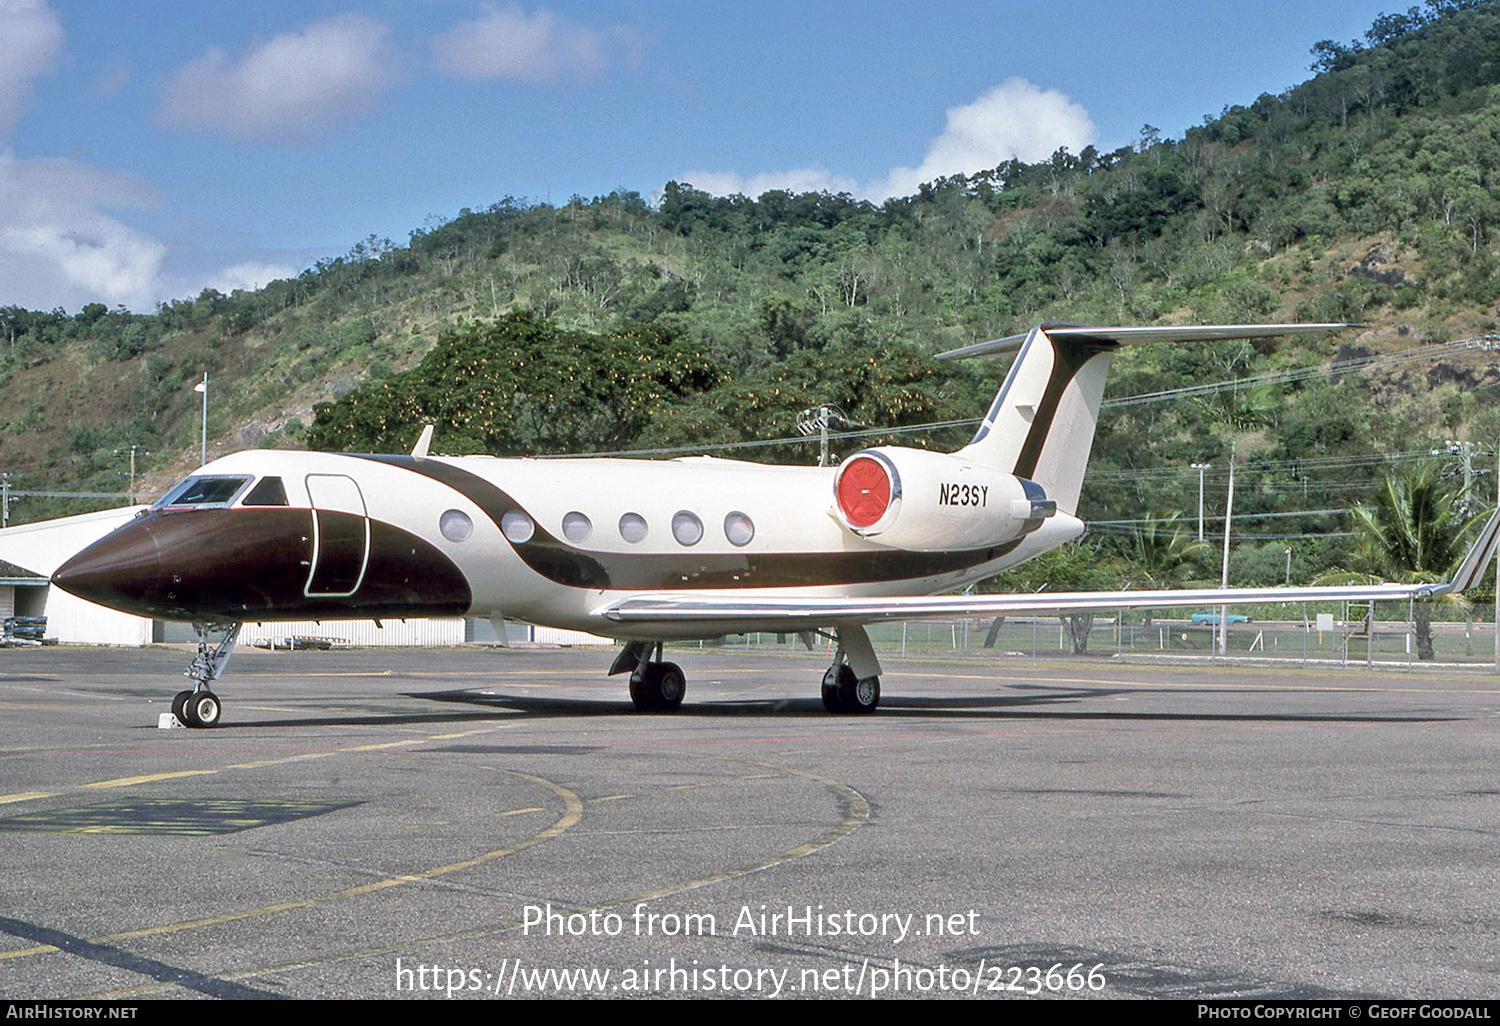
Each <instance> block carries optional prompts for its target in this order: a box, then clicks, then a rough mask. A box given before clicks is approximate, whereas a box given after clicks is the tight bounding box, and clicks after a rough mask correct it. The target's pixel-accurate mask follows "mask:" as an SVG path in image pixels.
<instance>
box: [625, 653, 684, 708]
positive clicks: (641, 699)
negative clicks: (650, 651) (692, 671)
mask: <svg viewBox="0 0 1500 1026" xmlns="http://www.w3.org/2000/svg"><path fill="white" fill-rule="evenodd" d="M686 694H687V677H686V675H684V674H683V672H682V667H680V666H678V665H677V664H676V663H642V664H641V665H640V667H639V669H638V671H637V672H636V673H635V674H633V675H632V676H631V678H630V700H631V701H632V702H634V703H635V707H636V709H637V710H638V711H640V712H673V711H675V710H676V709H678V708H680V707H681V706H682V698H683V696H684V695H686Z"/></svg>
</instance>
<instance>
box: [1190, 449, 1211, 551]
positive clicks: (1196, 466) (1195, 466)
mask: <svg viewBox="0 0 1500 1026" xmlns="http://www.w3.org/2000/svg"><path fill="white" fill-rule="evenodd" d="M1213 466H1214V465H1213V464H1212V463H1189V464H1188V469H1189V470H1196V471H1197V472H1198V540H1199V541H1202V540H1203V472H1204V471H1205V470H1212V469H1213Z"/></svg>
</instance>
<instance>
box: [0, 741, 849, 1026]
mask: <svg viewBox="0 0 1500 1026" xmlns="http://www.w3.org/2000/svg"><path fill="white" fill-rule="evenodd" d="M683 754H688V755H691V756H692V757H694V758H700V759H711V760H715V761H719V762H730V763H739V764H741V765H749V766H756V767H758V768H761V769H769V770H775V771H777V772H775V773H771V774H766V776H772V777H775V776H781V775H788V776H794V777H801V778H803V779H804V780H811V781H813V782H815V783H818V784H822V785H823V786H825V787H827V788H828V789H829V790H831V791H833V792H834V794H836V795H838V796H839V800H840V801H841V802H842V803H843V804H844V810H845V811H844V815H843V818H842V819H840V820H839V822H838V823H836V824H835V825H834V826H832V827H829V828H828V829H827V830H825V831H823V832H822V833H820V834H818V835H817V836H816V837H814V838H812V839H811V840H809V841H805V842H803V843H802V844H799V845H796V846H794V847H792V848H788V849H786V850H785V851H781V852H777V853H776V854H773V855H769V856H767V857H766V858H764V859H761V860H759V861H757V862H752V863H750V864H748V865H743V866H737V867H735V868H733V869H726V870H724V871H723V872H719V873H712V874H709V875H707V876H700V877H696V878H694V879H691V880H686V881H684V882H682V883H678V884H673V885H671V886H668V887H663V888H660V889H657V890H652V891H641V892H639V893H636V894H629V895H626V896H624V897H621V898H614V899H610V900H605V901H601V902H599V903H598V904H595V905H590V906H583V907H580V908H578V909H577V910H576V911H580V912H584V913H588V912H591V911H594V910H596V909H597V910H602V909H607V908H615V907H618V906H620V905H626V904H632V903H635V902H640V901H655V900H657V899H659V898H665V897H670V896H671V895H673V894H680V893H682V892H684V891H689V890H694V889H696V888H699V887H706V886H709V885H711V884H716V883H722V882H723V881H725V880H731V879H734V878H735V877H739V876H745V875H747V874H749V873H758V872H761V871H763V870H766V869H770V868H772V867H774V866H779V865H782V864H783V863H786V862H790V861H793V860H794V859H799V858H803V857H805V856H808V855H811V854H813V853H815V852H817V851H820V850H822V849H823V848H826V847H828V846H829V845H830V844H833V843H834V842H835V841H837V840H839V839H840V838H842V837H846V836H848V835H849V834H851V833H853V832H854V831H855V830H857V829H859V827H860V826H861V825H862V824H864V823H865V822H866V821H867V820H868V819H869V818H870V803H869V802H868V801H866V800H865V797H864V796H863V795H861V794H860V793H859V792H858V791H856V790H854V788H852V787H849V786H848V785H847V784H843V783H840V782H839V781H837V780H830V779H828V778H827V777H820V776H818V775H817V774H815V773H809V772H806V771H804V770H797V769H792V768H790V767H785V766H776V765H773V764H771V763H764V762H756V761H754V760H750V759H738V758H734V757H732V756H720V755H700V754H697V753H683ZM482 768H483V769H490V770H493V769H496V768H495V767H493V766H485V767H482ZM497 772H502V773H511V774H513V775H515V776H526V774H523V773H518V772H516V771H515V770H497ZM533 779H536V780H539V781H540V780H541V778H540V777H538V778H533ZM548 786H551V787H554V788H555V787H556V786H557V785H552V784H548ZM570 793H571V792H570ZM559 822H561V821H559ZM554 826H556V824H554ZM538 836H540V835H538ZM520 928H521V923H520V922H519V921H516V920H503V921H501V922H499V923H496V924H492V925H490V926H487V927H480V928H478V929H474V930H465V931H463V932H462V933H456V934H451V935H447V936H442V937H422V938H408V939H402V940H397V941H395V942H393V943H390V944H382V945H378V946H371V947H365V948H359V949H357V950H352V951H344V952H340V953H338V954H334V955H329V956H326V957H322V958H306V959H299V960H297V961H293V962H283V963H282V964H280V965H274V966H262V967H260V968H257V969H242V970H239V971H236V972H232V973H219V974H217V978H218V979H221V980H226V981H237V980H248V979H253V978H255V977H257V976H265V975H268V974H271V973H285V972H292V971H295V970H298V969H306V968H310V967H311V966H315V965H323V964H327V963H329V962H338V961H346V960H348V959H353V958H370V957H373V956H376V955H386V954H390V953H392V952H398V951H412V950H414V949H417V948H422V947H428V946H431V945H434V944H451V943H454V942H456V941H464V940H471V939H474V938H478V937H489V936H492V935H494V934H496V933H505V932H510V931H514V930H518V929H520ZM44 950H46V949H44ZM52 950H55V949H52ZM7 955H8V953H7V952H0V959H4V958H6V957H7ZM170 989H171V985H170V984H160V983H151V984H146V985H144V986H140V987H130V988H126V989H121V990H113V991H107V992H104V993H100V994H90V995H87V996H86V997H85V998H84V999H83V1000H90V1001H111V1000H120V999H124V998H131V997H138V996H141V995H145V994H153V993H161V992H162V991H166V990H170Z"/></svg>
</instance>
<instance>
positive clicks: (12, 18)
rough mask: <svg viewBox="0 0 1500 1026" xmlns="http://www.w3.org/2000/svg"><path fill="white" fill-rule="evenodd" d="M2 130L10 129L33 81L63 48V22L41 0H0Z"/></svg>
mask: <svg viewBox="0 0 1500 1026" xmlns="http://www.w3.org/2000/svg"><path fill="white" fill-rule="evenodd" d="M0 41H3V44H4V46H3V51H4V52H3V54H0V131H8V130H9V129H10V128H11V127H12V126H13V125H14V124H15V123H16V121H17V120H18V119H19V118H20V116H21V111H22V110H24V109H25V106H26V101H27V100H29V99H30V98H31V81H32V79H34V78H36V77H37V76H38V75H41V74H44V73H45V72H47V71H50V70H51V69H52V65H53V63H54V62H55V61H56V60H57V55H58V54H59V53H60V52H61V51H62V43H63V31H62V24H61V23H60V22H59V21H58V19H57V12H55V11H53V10H51V9H50V8H48V7H47V5H46V4H45V3H43V2H42V0H0Z"/></svg>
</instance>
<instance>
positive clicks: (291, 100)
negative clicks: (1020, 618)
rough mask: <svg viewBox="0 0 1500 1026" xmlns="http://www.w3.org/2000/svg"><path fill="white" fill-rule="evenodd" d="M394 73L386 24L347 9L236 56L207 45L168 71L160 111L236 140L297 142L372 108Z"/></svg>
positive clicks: (188, 125) (172, 121)
mask: <svg viewBox="0 0 1500 1026" xmlns="http://www.w3.org/2000/svg"><path fill="white" fill-rule="evenodd" d="M396 78H397V58H396V53H395V50H394V48H393V47H392V45H391V43H390V39H389V31H388V30H387V28H386V26H385V25H384V24H382V23H381V22H378V21H376V20H374V19H373V18H367V17H365V16H364V15H359V14H346V15H340V16H339V17H336V18H328V19H326V20H324V21H320V22H316V23H314V24H312V25H309V26H308V27H307V28H306V29H304V30H303V31H301V32H288V33H284V34H282V35H279V36H276V37H274V38H273V39H271V40H269V41H267V42H264V43H261V44H259V45H257V46H255V47H252V48H251V49H250V51H249V52H248V53H246V54H245V55H244V57H242V58H241V59H240V60H238V61H233V60H231V59H230V57H229V55H228V54H226V53H225V52H224V51H223V50H221V49H219V48H218V47H212V48H210V49H209V50H208V52H207V53H205V54H204V55H203V56H202V57H199V58H198V59H197V60H195V61H193V62H192V63H190V64H188V65H186V66H185V67H183V68H182V69H181V70H179V71H178V72H177V74H175V75H173V76H172V79H171V81H170V82H168V83H167V88H166V91H165V92H164V93H163V95H162V104H161V116H162V118H163V120H164V121H166V122H167V123H168V124H171V125H175V126H177V127H180V128H187V129H196V130H200V131H205V132H210V133H213V134H215V135H224V136H228V137H230V138H233V139H241V140H254V141H259V142H281V143H301V142H307V141H309V140H311V139H314V138H317V137H319V136H321V135H325V134H327V133H329V132H331V131H333V130H335V129H337V128H339V127H341V126H343V125H344V124H347V123H348V122H350V121H352V120H354V119H356V118H358V117H361V116H363V115H365V114H368V113H370V112H371V111H373V110H374V109H375V107H376V106H377V105H378V104H379V102H380V96H381V94H382V93H384V92H385V90H386V89H387V88H388V87H390V86H391V85H392V84H393V83H394V82H395V81H396Z"/></svg>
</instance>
